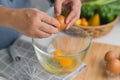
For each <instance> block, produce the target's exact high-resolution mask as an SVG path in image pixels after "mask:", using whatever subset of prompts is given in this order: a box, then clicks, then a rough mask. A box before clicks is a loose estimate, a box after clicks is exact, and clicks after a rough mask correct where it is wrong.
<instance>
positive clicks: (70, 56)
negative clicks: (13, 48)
mask: <svg viewBox="0 0 120 80" xmlns="http://www.w3.org/2000/svg"><path fill="white" fill-rule="evenodd" d="M91 43H92V40H91V38H90V37H89V35H88V34H87V33H86V32H85V31H83V30H82V29H81V28H79V27H75V26H74V27H71V28H69V29H68V30H65V31H62V32H59V33H58V34H55V35H53V36H51V37H49V38H44V39H36V38H34V39H32V44H33V47H34V51H35V53H36V56H37V58H38V60H39V62H40V64H41V65H42V66H43V68H44V69H45V70H47V71H48V72H51V73H55V74H66V73H71V72H73V71H75V70H76V69H77V68H78V67H79V66H80V65H81V64H82V63H83V60H84V59H85V56H86V54H87V51H88V49H89V48H90V45H91Z"/></svg>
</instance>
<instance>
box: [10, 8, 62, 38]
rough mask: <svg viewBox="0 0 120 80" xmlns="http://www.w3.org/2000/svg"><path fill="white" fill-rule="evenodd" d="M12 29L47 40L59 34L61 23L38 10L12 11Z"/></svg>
mask: <svg viewBox="0 0 120 80" xmlns="http://www.w3.org/2000/svg"><path fill="white" fill-rule="evenodd" d="M9 16H10V19H9V24H10V27H11V28H13V29H15V30H16V31H18V32H20V33H22V34H24V35H27V36H29V37H33V38H46V37H49V36H51V35H52V34H56V33H57V32H58V27H59V25H60V24H59V22H58V21H57V20H56V19H55V18H53V17H50V16H48V15H47V14H46V13H44V12H42V11H40V10H38V9H36V8H20V9H11V10H10V12H9Z"/></svg>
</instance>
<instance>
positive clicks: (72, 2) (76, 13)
mask: <svg viewBox="0 0 120 80" xmlns="http://www.w3.org/2000/svg"><path fill="white" fill-rule="evenodd" d="M66 6H67V7H68V8H69V11H70V12H69V14H68V16H67V19H66V23H67V29H68V28H69V27H70V26H71V25H72V24H73V23H74V22H75V21H76V20H77V19H78V18H79V17H80V8H81V2H80V0H55V14H56V16H58V15H60V14H61V10H62V8H63V7H66Z"/></svg>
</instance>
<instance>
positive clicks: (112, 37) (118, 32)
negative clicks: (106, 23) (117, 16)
mask: <svg viewBox="0 0 120 80" xmlns="http://www.w3.org/2000/svg"><path fill="white" fill-rule="evenodd" d="M93 41H94V42H100V43H106V44H112V45H117V46H120V21H119V22H118V23H117V24H116V25H115V26H114V28H113V29H112V31H111V32H110V33H109V34H107V35H105V36H103V37H100V38H97V39H94V40H93Z"/></svg>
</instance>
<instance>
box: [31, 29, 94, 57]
mask: <svg viewBox="0 0 120 80" xmlns="http://www.w3.org/2000/svg"><path fill="white" fill-rule="evenodd" d="M82 30H83V29H82ZM83 31H84V30H83ZM84 32H85V31H84ZM85 33H86V34H88V33H87V32H85ZM87 38H88V40H89V44H88V45H87V47H86V48H85V49H83V50H81V51H80V52H78V53H76V54H72V55H67V56H66V55H63V56H55V55H50V54H48V53H47V52H45V51H43V50H41V49H39V48H38V47H37V46H36V45H35V43H34V38H32V46H33V48H34V51H35V48H37V50H38V51H39V52H40V53H42V54H44V55H46V56H49V57H61V58H64V57H72V56H79V55H81V54H83V53H84V52H85V51H87V50H88V49H89V48H90V46H91V44H92V38H91V37H90V36H88V37H87ZM35 53H36V52H35Z"/></svg>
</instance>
